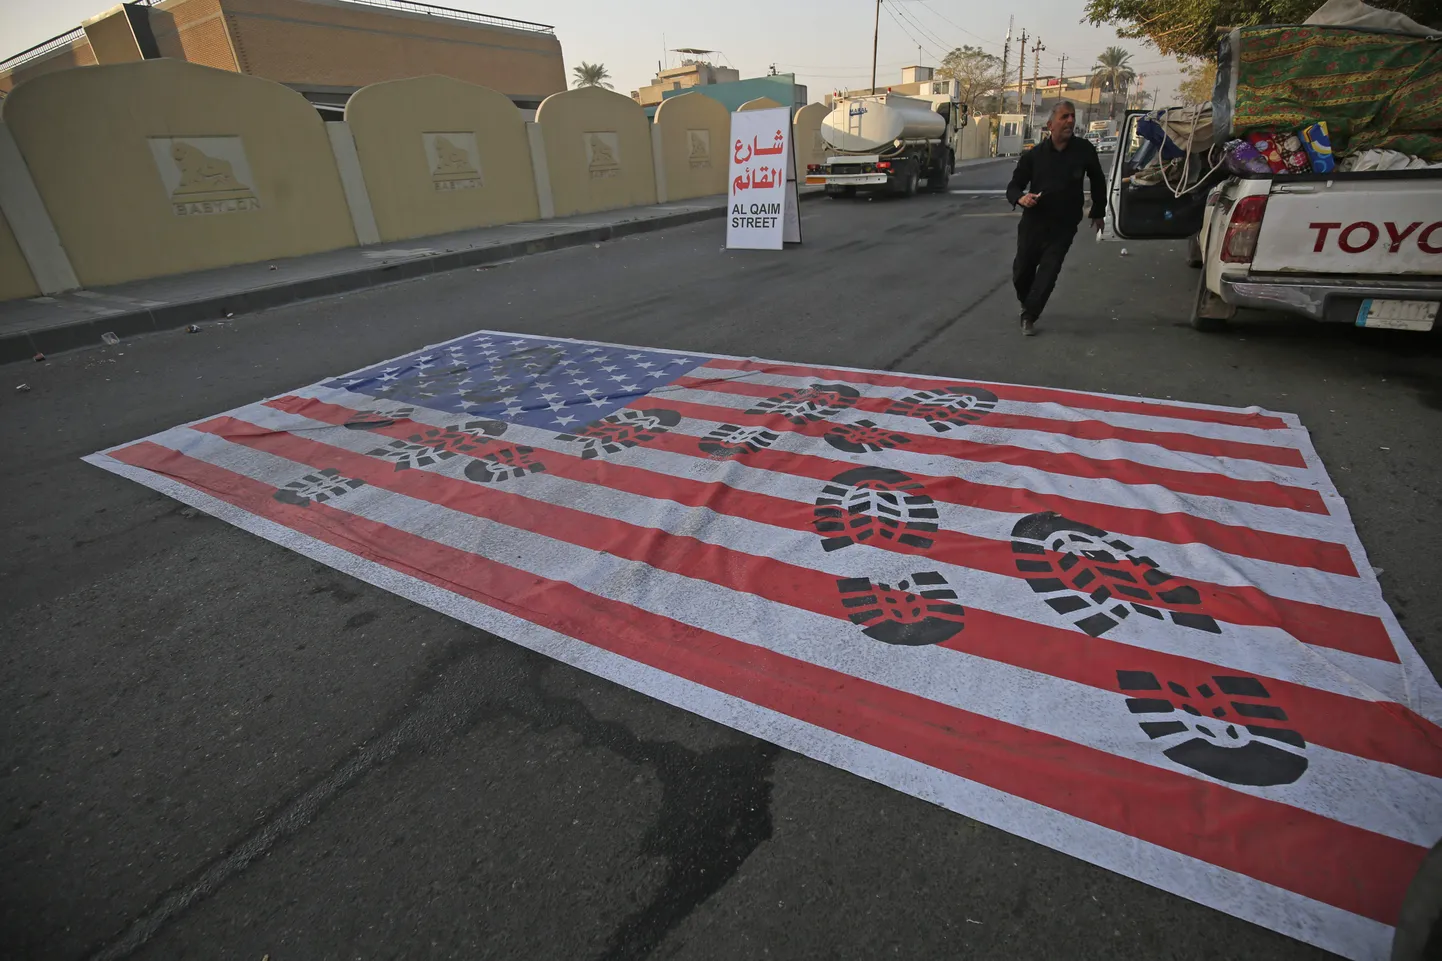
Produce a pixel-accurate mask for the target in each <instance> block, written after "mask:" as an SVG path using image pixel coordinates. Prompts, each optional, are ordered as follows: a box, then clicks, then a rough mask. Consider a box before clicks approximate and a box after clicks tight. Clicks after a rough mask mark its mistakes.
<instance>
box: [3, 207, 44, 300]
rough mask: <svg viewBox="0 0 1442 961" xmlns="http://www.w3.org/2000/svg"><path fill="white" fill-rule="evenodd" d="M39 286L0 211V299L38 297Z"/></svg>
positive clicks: (8, 223) (7, 222)
mask: <svg viewBox="0 0 1442 961" xmlns="http://www.w3.org/2000/svg"><path fill="white" fill-rule="evenodd" d="M38 296H40V288H39V287H38V286H36V284H35V278H34V277H33V276H31V274H30V265H29V264H27V263H26V262H25V255H24V254H22V253H21V252H20V245H19V244H17V243H16V242H15V234H14V233H12V232H11V230H10V222H9V221H8V220H6V219H5V215H4V214H3V213H0V300H14V299H15V298H17V297H38Z"/></svg>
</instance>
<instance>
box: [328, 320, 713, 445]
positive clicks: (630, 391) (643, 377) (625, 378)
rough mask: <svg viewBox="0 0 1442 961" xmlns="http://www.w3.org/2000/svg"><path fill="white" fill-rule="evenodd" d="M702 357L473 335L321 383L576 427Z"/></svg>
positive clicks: (523, 421)
mask: <svg viewBox="0 0 1442 961" xmlns="http://www.w3.org/2000/svg"><path fill="white" fill-rule="evenodd" d="M705 362H706V361H705V358H704V357H690V356H683V355H680V354H668V353H661V352H658V351H648V350H638V349H636V348H633V347H596V346H593V345H590V344H573V343H567V342H565V341H552V340H545V339H542V338H537V337H515V336H511V335H509V334H478V335H475V336H471V337H466V338H464V339H462V340H458V341H455V342H453V343H450V344H446V345H444V346H441V347H435V348H429V349H427V350H422V351H417V352H415V353H414V354H408V355H407V356H405V357H401V358H397V359H396V360H392V361H389V362H387V363H386V364H384V365H382V366H378V367H372V368H369V369H367V370H363V371H359V372H357V373H354V374H350V375H348V376H346V377H341V378H337V379H335V380H332V381H329V382H327V383H326V384H325V386H327V387H335V388H339V389H342V390H348V391H353V392H355V393H359V394H367V395H369V396H371V397H375V398H377V399H385V400H392V401H398V402H402V403H405V404H410V405H413V406H417V407H427V408H430V409H431V410H443V411H449V412H451V413H455V414H464V415H468V416H479V417H487V418H492V419H495V420H503V421H508V422H510V423H514V424H525V425H527V426H529V427H542V428H546V429H557V428H560V429H564V430H575V429H577V428H580V427H583V426H585V425H586V424H589V423H591V422H593V421H596V420H599V419H601V418H602V417H605V416H606V415H607V414H610V413H612V412H614V411H616V410H618V409H619V408H621V407H624V406H626V405H627V404H629V403H631V402H632V401H633V400H635V399H636V398H637V397H642V396H645V395H646V394H649V393H651V392H652V391H654V390H656V389H657V388H659V387H664V386H665V385H667V384H669V383H671V382H672V381H674V380H675V379H676V378H678V377H682V376H685V375H686V374H688V373H690V372H691V370H692V369H693V368H695V367H697V366H699V365H701V364H704V363H705Z"/></svg>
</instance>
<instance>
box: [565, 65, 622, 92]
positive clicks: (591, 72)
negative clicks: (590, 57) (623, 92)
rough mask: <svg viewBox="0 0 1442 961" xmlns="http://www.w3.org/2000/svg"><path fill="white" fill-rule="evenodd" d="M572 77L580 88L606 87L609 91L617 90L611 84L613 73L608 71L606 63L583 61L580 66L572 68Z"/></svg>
mask: <svg viewBox="0 0 1442 961" xmlns="http://www.w3.org/2000/svg"><path fill="white" fill-rule="evenodd" d="M571 76H572V77H574V78H575V80H576V86H578V87H605V88H606V89H607V90H615V89H616V88H615V87H614V86H612V85H611V84H610V83H607V81H608V80H610V79H611V71H609V70H607V69H606V65H605V64H604V63H587V62H586V61H584V60H582V61H581V64H580V66H576V67H572V68H571Z"/></svg>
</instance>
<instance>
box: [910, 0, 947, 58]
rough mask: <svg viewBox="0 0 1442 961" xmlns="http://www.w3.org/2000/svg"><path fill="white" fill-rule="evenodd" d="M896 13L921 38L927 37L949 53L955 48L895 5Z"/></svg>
mask: <svg viewBox="0 0 1442 961" xmlns="http://www.w3.org/2000/svg"><path fill="white" fill-rule="evenodd" d="M896 12H897V13H899V14H901V15H902V16H903V17H905V18H906V20H907V22H908V23H910V24H911V25H912V26H914V27H916V29H917V30H919V31H921V33H922V35H923V36H925V37H928V38H929V39H931V40H934V41H936V42H937V43H939V44H940V45H941V49H943V50H946V51H947V52H948V53H949V52H950V51H951V50H952V49H953V47H955V44H951V43H947V42H946V41H945V40H943V39H941V37H939V36H937V34H936V31H934V30H931V29H929V28H928V27H926V26H925V25H923V24H922V23H921V21H920V20H917V19H916V17H914V16H912V15H911V14H910V13H908V12H907V11H906V10H905V9H904V8H903V7H901V6H900V5H897V7H896Z"/></svg>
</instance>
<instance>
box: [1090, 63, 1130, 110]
mask: <svg viewBox="0 0 1442 961" xmlns="http://www.w3.org/2000/svg"><path fill="white" fill-rule="evenodd" d="M1131 59H1132V55H1131V54H1130V53H1128V52H1127V51H1125V50H1123V49H1122V48H1121V47H1107V48H1106V49H1105V50H1103V51H1102V52H1101V53H1100V54H1099V55H1098V56H1097V62H1096V66H1094V67H1092V79H1091V83H1092V86H1093V87H1100V88H1101V89H1102V90H1110V91H1111V94H1112V106H1111V114H1110V115H1111V116H1112V117H1115V116H1116V115H1117V93H1118V92H1119V91H1120V92H1121V93H1126V90H1127V87H1129V86H1131V83H1132V81H1133V80H1135V79H1136V78H1137V74H1136V71H1135V70H1133V69H1132V68H1131V67H1129V66H1127V63H1128V62H1129V61H1130V60H1131Z"/></svg>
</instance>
